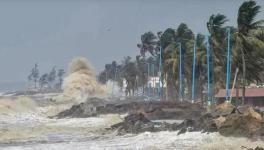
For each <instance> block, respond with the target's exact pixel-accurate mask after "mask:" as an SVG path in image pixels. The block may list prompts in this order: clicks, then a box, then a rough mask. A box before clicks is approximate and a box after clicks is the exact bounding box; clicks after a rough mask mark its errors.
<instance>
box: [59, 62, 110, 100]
mask: <svg viewBox="0 0 264 150" xmlns="http://www.w3.org/2000/svg"><path fill="white" fill-rule="evenodd" d="M105 94H106V89H105V88H104V86H102V85H101V84H100V83H98V82H97V80H96V76H95V73H94V71H93V70H92V69H91V66H90V64H89V62H88V60H87V59H86V58H84V57H78V58H74V59H73V60H72V61H71V63H70V64H69V68H68V75H67V77H65V79H64V82H63V95H64V98H65V100H72V101H75V102H83V101H85V100H86V99H87V98H88V97H94V96H96V97H102V96H105Z"/></svg>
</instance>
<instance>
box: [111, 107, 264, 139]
mask: <svg viewBox="0 0 264 150" xmlns="http://www.w3.org/2000/svg"><path fill="white" fill-rule="evenodd" d="M112 129H114V130H116V129H117V130H118V131H119V132H120V133H124V132H126V133H139V132H145V131H151V132H156V131H164V130H169V131H174V130H179V132H178V134H181V133H184V132H186V131H190V132H191V131H202V132H219V133H220V134H222V135H225V136H243V137H264V120H263V118H262V116H261V115H260V113H258V112H257V111H256V110H254V109H253V108H252V107H249V106H240V107H234V106H233V105H231V104H229V103H224V104H221V105H218V106H216V107H215V108H213V109H210V110H209V111H207V112H205V113H203V114H201V116H200V117H198V118H196V119H193V118H192V119H185V120H184V121H183V122H182V123H180V124H175V123H174V124H170V123H165V122H164V123H156V122H151V121H150V119H149V118H148V114H147V113H134V114H130V115H128V116H127V117H126V118H125V119H124V121H123V122H121V123H118V124H116V125H113V126H112Z"/></svg>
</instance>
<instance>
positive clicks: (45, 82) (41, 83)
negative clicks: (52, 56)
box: [28, 63, 65, 90]
mask: <svg viewBox="0 0 264 150" xmlns="http://www.w3.org/2000/svg"><path fill="white" fill-rule="evenodd" d="M64 74H65V71H64V69H59V70H56V68H55V67H53V68H52V69H51V71H50V72H49V73H44V74H42V75H40V71H39V68H38V64H37V63H35V65H34V67H33V68H32V69H31V71H30V74H29V75H28V81H29V82H33V83H34V88H35V89H39V90H45V89H61V86H62V82H63V76H64Z"/></svg>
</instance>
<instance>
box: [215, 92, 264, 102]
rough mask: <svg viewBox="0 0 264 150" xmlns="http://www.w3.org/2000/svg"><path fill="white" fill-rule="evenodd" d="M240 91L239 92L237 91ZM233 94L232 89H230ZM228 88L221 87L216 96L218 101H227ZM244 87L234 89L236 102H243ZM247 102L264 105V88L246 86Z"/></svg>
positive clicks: (233, 95)
mask: <svg viewBox="0 0 264 150" xmlns="http://www.w3.org/2000/svg"><path fill="white" fill-rule="evenodd" d="M237 91H238V93H236V92H237ZM229 93H230V96H231V89H230V90H229ZM225 96H226V90H225V89H220V90H219V92H218V93H217V94H216V95H215V96H214V98H215V100H216V102H217V103H223V102H224V101H225ZM241 99H242V89H239V90H236V89H234V90H233V93H232V101H233V100H234V101H235V103H236V102H237V103H241ZM245 104H246V105H251V106H259V107H264V88H246V91H245Z"/></svg>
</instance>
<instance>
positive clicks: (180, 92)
mask: <svg viewBox="0 0 264 150" xmlns="http://www.w3.org/2000/svg"><path fill="white" fill-rule="evenodd" d="M179 50H180V71H179V77H180V91H179V98H180V101H182V100H183V93H182V91H183V90H182V47H181V43H179Z"/></svg>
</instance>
